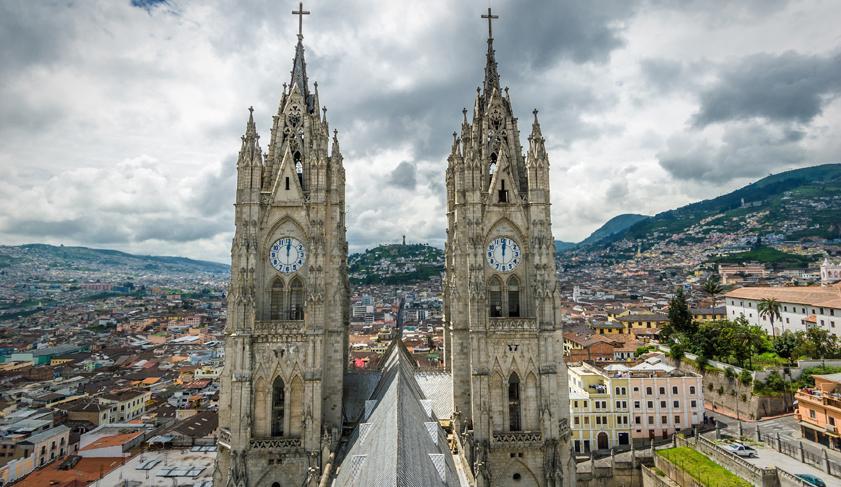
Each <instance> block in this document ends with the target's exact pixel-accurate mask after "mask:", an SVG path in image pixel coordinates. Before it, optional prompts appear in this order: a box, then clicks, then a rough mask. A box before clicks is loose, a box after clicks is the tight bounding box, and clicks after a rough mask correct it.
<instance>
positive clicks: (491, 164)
mask: <svg viewBox="0 0 841 487" xmlns="http://www.w3.org/2000/svg"><path fill="white" fill-rule="evenodd" d="M496 159H497V156H496V152H492V153H491V162H489V163H488V185H490V184H491V180H493V177H494V173H495V172H496Z"/></svg>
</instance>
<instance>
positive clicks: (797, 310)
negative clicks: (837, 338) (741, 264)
mask: <svg viewBox="0 0 841 487" xmlns="http://www.w3.org/2000/svg"><path fill="white" fill-rule="evenodd" d="M724 296H725V306H726V307H727V319H729V320H735V319H736V318H738V317H739V316H744V317H745V318H746V319H747V320H748V321H749V322H750V323H751V324H753V325H759V326H761V327H762V328H764V329H765V331H767V332H768V333H769V334H771V320H769V319H768V318H765V317H761V316H760V314H759V311H758V310H757V306H758V305H759V302H760V301H762V300H763V299H765V298H774V299H776V300H777V301H779V303H780V305H781V309H780V315H781V316H782V319H781V320H780V319H775V320H774V333H775V334H777V335H779V334H780V333H782V332H783V331H786V330H791V331H801V330H805V329H806V328H807V327H809V326H819V327H821V328H825V329H827V330H829V332H830V333H833V334H838V333H839V331H841V285H839V284H836V285H833V286H821V287H817V286H814V287H743V288H740V289H734V290H733V291H730V292H728V293H727V294H725V295H724Z"/></svg>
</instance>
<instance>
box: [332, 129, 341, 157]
mask: <svg viewBox="0 0 841 487" xmlns="http://www.w3.org/2000/svg"><path fill="white" fill-rule="evenodd" d="M336 156H338V157H341V156H342V153H341V150H340V148H339V131H338V130H336V129H333V152H331V153H330V157H336Z"/></svg>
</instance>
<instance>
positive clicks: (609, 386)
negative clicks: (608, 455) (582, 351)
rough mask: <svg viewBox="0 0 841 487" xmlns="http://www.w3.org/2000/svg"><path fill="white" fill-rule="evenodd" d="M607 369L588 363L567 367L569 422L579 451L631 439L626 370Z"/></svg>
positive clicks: (608, 445)
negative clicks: (616, 371) (620, 375)
mask: <svg viewBox="0 0 841 487" xmlns="http://www.w3.org/2000/svg"><path fill="white" fill-rule="evenodd" d="M609 368H610V366H608V367H607V369H609ZM607 369H606V370H602V369H599V368H597V367H594V366H592V365H590V364H587V363H581V364H579V365H570V366H569V368H568V370H569V388H570V393H569V405H570V424H571V429H572V444H573V448H574V450H575V452H576V453H580V454H587V453H590V452H591V451H593V450H607V449H610V448H613V447H616V446H620V445H629V444H630V443H631V413H630V409H629V408H630V401H629V396H628V392H629V387H628V380H629V379H628V377H627V374H625V377H619V374H612V373H611V371H610V370H607Z"/></svg>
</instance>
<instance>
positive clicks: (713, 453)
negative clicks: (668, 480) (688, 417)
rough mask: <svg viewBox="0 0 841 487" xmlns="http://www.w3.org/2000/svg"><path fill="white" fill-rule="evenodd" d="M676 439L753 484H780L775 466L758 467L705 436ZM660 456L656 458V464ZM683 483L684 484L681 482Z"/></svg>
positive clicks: (773, 486)
mask: <svg viewBox="0 0 841 487" xmlns="http://www.w3.org/2000/svg"><path fill="white" fill-rule="evenodd" d="M675 441H676V443H677V446H688V447H690V448H694V449H696V450H698V451H699V452H701V453H703V454H704V455H706V456H708V457H710V459H712V460H713V461H714V462H716V463H717V464H719V465H721V466H722V467H724V468H726V469H727V470H729V471H730V472H733V473H734V474H736V475H738V476H739V477H741V478H743V479H745V480H747V481H748V482H750V483H752V484H753V485H759V486H764V487H776V485H778V481H777V471H776V469H775V468H760V467H757V466H756V465H753V464H751V463H750V462H748V461H746V460H744V459H742V458H741V457H738V456H736V455H734V454H732V453H730V452H728V451H726V450H724V449H722V448H721V447H719V446H718V445H716V444H715V443H713V442H712V441H710V440H708V439H706V438H704V437H703V436H695V437H693V438H682V437H680V436H678V437H676V439H675ZM658 458H659V457H658ZM658 458H656V459H655V464H656V461H657V459H658ZM681 485H684V484H682V483H681Z"/></svg>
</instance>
